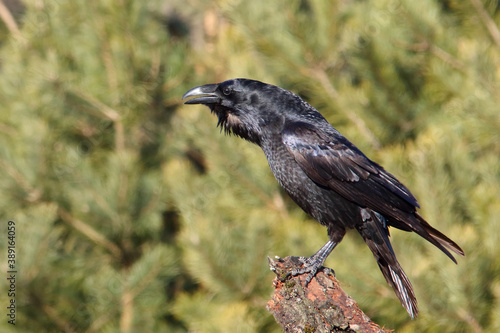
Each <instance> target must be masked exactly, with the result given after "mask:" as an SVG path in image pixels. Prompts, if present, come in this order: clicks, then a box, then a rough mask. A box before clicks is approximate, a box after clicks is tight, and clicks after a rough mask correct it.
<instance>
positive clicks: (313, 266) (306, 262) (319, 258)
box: [291, 240, 338, 287]
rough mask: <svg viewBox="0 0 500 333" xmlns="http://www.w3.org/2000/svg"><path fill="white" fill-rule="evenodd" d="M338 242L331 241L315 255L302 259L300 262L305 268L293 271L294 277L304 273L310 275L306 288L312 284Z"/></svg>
mask: <svg viewBox="0 0 500 333" xmlns="http://www.w3.org/2000/svg"><path fill="white" fill-rule="evenodd" d="M337 244H338V242H333V241H331V240H329V241H328V242H327V243H326V244H325V245H323V247H322V248H321V249H319V250H318V252H316V253H315V254H313V255H312V256H310V257H308V258H304V257H300V261H301V262H302V263H303V266H302V267H301V268H299V269H294V270H292V271H291V274H292V275H293V276H295V275H300V274H304V273H309V275H308V276H307V278H306V287H307V285H308V284H309V282H311V280H312V278H313V277H314V276H315V275H316V273H317V272H318V270H319V269H320V268H321V266H323V263H324V262H325V260H326V257H328V255H329V254H330V253H331V252H332V251H333V249H334V248H335V246H337Z"/></svg>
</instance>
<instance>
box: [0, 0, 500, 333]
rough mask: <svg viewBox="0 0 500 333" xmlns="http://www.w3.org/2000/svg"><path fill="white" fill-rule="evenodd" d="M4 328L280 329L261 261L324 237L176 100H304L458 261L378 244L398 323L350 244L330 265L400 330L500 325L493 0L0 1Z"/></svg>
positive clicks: (380, 281)
mask: <svg viewBox="0 0 500 333" xmlns="http://www.w3.org/2000/svg"><path fill="white" fill-rule="evenodd" d="M0 19H1V23H0V71H1V72H0V170H1V176H0V190H1V194H2V195H1V200H0V217H1V218H0V220H1V221H2V226H3V228H4V230H2V231H1V232H0V235H2V236H1V237H0V249H1V251H0V253H1V254H0V255H1V256H2V258H3V259H2V260H1V261H0V263H1V264H0V267H2V271H3V272H5V274H6V272H7V270H8V268H7V263H6V261H7V259H6V257H7V236H6V234H7V233H6V229H7V226H6V224H7V221H9V220H14V221H15V222H16V228H17V229H16V230H17V233H16V250H17V270H18V274H17V281H16V283H17V284H16V288H17V289H16V291H17V293H16V304H17V318H16V319H17V321H16V326H15V327H13V326H12V325H10V324H8V323H7V320H8V318H7V317H6V314H7V310H6V307H7V305H8V304H9V303H8V302H9V299H10V298H9V297H7V289H8V284H7V283H8V281H7V280H6V279H1V280H0V281H1V282H0V288H1V289H0V308H2V309H4V310H3V311H0V314H1V317H0V318H2V319H1V320H0V331H2V332H279V331H280V328H279V327H278V326H277V324H276V323H275V322H274V319H273V318H272V316H271V315H270V314H269V313H268V312H267V311H266V309H265V305H266V302H267V301H268V300H269V298H270V295H271V293H272V292H273V288H272V279H273V277H274V276H273V274H272V273H271V272H270V271H269V269H268V266H267V259H266V256H274V255H279V256H282V257H285V256H288V255H303V256H306V255H311V254H313V253H314V252H315V251H316V250H317V249H319V247H321V246H322V245H323V244H324V242H326V240H327V235H326V230H325V229H324V228H323V227H321V226H319V225H317V224H316V223H315V222H314V221H312V220H311V219H310V218H308V217H307V216H305V214H304V213H303V212H302V211H301V210H300V209H299V208H297V207H296V205H295V204H294V203H293V202H291V200H290V199H289V198H288V197H287V196H286V195H285V194H284V193H283V192H282V190H281V189H280V188H279V186H278V184H277V182H276V181H275V180H274V178H273V176H272V174H271V172H270V170H269V168H268V166H267V162H266V160H265V157H264V155H263V154H262V152H261V151H260V149H259V148H258V147H257V146H254V145H251V144H249V143H247V142H244V141H243V140H241V139H237V138H232V137H226V136H224V135H223V134H221V133H219V130H218V129H217V128H216V126H215V125H216V119H215V117H214V116H212V115H211V114H210V112H209V110H208V109H207V108H205V107H202V106H184V105H182V101H181V96H182V94H183V93H184V92H185V91H187V90H188V89H189V88H192V87H194V86H197V85H201V84H205V83H214V82H220V81H223V80H226V79H230V78H234V77H247V78H253V79H258V80H261V81H265V82H269V83H272V84H276V85H279V86H282V87H284V88H286V89H289V90H292V91H294V92H295V93H297V94H299V95H300V96H302V97H303V98H304V99H305V100H307V101H308V102H309V103H310V104H312V105H313V106H315V107H316V108H317V109H318V110H319V111H320V112H322V113H323V115H325V117H326V118H327V119H328V120H329V121H330V122H331V123H332V124H333V125H334V126H335V127H336V128H337V129H338V130H340V131H341V132H342V133H343V134H344V135H346V136H347V137H348V138H349V139H350V140H351V141H353V142H354V143H355V144H356V145H357V146H358V147H359V148H361V149H362V150H363V151H364V152H365V153H366V154H367V155H368V156H370V157H371V158H372V159H373V160H375V161H377V162H378V163H380V164H382V165H384V167H385V168H386V169H387V170H389V171H390V172H391V173H393V174H395V175H396V176H397V177H398V178H399V179H400V180H401V181H402V182H404V183H405V184H406V185H407V186H408V187H409V188H410V189H411V190H412V192H413V193H414V194H415V196H416V197H417V198H418V199H419V202H420V204H421V206H422V209H421V214H422V215H423V216H424V217H425V218H426V219H427V220H428V221H429V222H430V223H431V224H432V225H433V226H435V227H436V228H438V229H439V230H441V231H442V232H444V233H445V234H446V235H448V236H450V237H451V238H452V239H454V240H455V241H456V242H457V243H458V244H460V245H461V246H462V248H463V249H464V250H465V252H466V254H467V257H466V258H459V264H458V266H457V265H454V264H453V263H452V262H451V261H450V260H449V259H448V258H447V257H446V256H445V255H443V254H442V253H441V252H440V251H439V250H437V249H436V248H434V247H433V246H432V245H430V244H428V243H426V242H425V241H424V240H423V239H421V238H419V237H418V236H416V235H415V234H408V233H404V232H399V231H397V230H393V233H392V236H393V237H392V241H393V244H394V248H395V251H396V253H397V255H398V259H399V261H400V262H401V265H402V266H403V268H404V269H405V270H406V272H407V274H408V276H409V277H410V280H411V281H412V282H413V285H414V287H415V289H416V295H417V297H418V300H419V305H420V309H421V313H420V316H419V317H418V319H416V320H413V321H411V320H410V319H409V317H408V316H407V314H406V312H405V310H404V309H403V308H402V307H401V306H400V304H399V302H398V300H397V298H396V297H395V296H394V293H393V291H392V290H391V289H390V287H389V286H388V285H387V284H386V282H385V280H384V278H383V276H382V274H381V273H380V272H379V270H378V268H377V265H376V262H375V260H374V259H373V257H372V255H371V253H370V251H369V250H368V248H367V247H366V246H365V245H364V243H363V241H362V240H361V237H359V236H358V235H357V234H356V233H355V232H350V233H348V235H347V236H346V238H345V239H344V241H343V242H342V244H341V245H340V246H339V247H338V248H336V249H335V251H334V252H333V253H332V255H331V256H330V257H329V258H328V260H327V262H326V264H327V265H328V266H330V267H332V268H334V269H335V271H336V273H337V277H338V278H339V280H340V281H341V283H342V286H343V288H344V289H345V290H346V291H347V292H348V293H349V294H350V295H351V296H353V297H354V298H355V299H356V300H357V301H358V302H359V304H360V306H361V308H362V309H363V310H364V311H365V312H366V313H367V314H368V315H369V316H370V317H371V318H372V319H373V320H375V321H376V322H378V323H379V324H381V325H384V326H385V327H386V328H390V329H396V330H397V331H398V332H499V331H500V303H499V301H500V200H499V198H500V163H499V156H500V107H499V106H500V89H499V88H500V87H499V83H500V80H499V78H500V31H499V23H500V7H499V3H498V1H489V0H465V1H459V0H442V1H436V0H421V1H397V0H382V1H328V0H322V1H321V0H301V1H299V0H286V1H285V0H278V1H269V0H267V1H262V0H252V1H243V0H220V1H197V0H171V1H168V0H152V1H140V0H135V1H134V0H102V1H88V0H71V1H69V0H54V1H48V0H47V1H43V0H23V1H16V0H3V1H0Z"/></svg>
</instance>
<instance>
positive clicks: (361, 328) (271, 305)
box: [267, 257, 387, 333]
mask: <svg viewBox="0 0 500 333" xmlns="http://www.w3.org/2000/svg"><path fill="white" fill-rule="evenodd" d="M300 265H301V263H299V262H298V261H297V257H286V258H284V259H281V258H277V259H276V260H274V259H271V258H269V266H270V268H271V270H272V271H273V272H275V273H276V275H277V278H276V279H275V280H274V281H273V282H274V287H275V289H276V290H275V292H274V295H273V296H272V300H270V301H269V302H268V303H267V309H268V311H269V312H271V313H272V314H273V316H274V318H275V320H276V322H277V323H278V324H280V325H281V326H282V327H283V330H284V332H315V333H322V332H369V333H372V332H373V333H384V332H387V331H385V330H383V329H381V328H380V327H379V326H378V325H377V324H375V323H374V322H372V321H371V320H370V318H368V316H366V315H365V314H364V313H363V311H361V310H360V309H359V307H358V305H357V304H356V302H355V301H354V300H353V299H352V298H351V297H349V296H348V295H347V294H346V293H345V292H344V291H343V290H342V289H341V288H340V285H339V283H338V281H337V279H336V278H335V277H334V276H333V275H332V274H325V272H323V271H320V272H318V273H317V274H316V276H315V277H314V278H313V279H312V281H311V282H310V283H309V285H308V286H307V287H305V286H304V283H305V279H306V277H307V274H303V275H298V276H290V277H289V276H288V273H289V272H290V271H291V270H293V269H295V268H299V266H300Z"/></svg>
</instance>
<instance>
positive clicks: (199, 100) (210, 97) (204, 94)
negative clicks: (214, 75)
mask: <svg viewBox="0 0 500 333" xmlns="http://www.w3.org/2000/svg"><path fill="white" fill-rule="evenodd" d="M217 86H218V85H217V84H206V85H204V86H199V87H196V88H193V89H191V90H189V91H188V92H186V93H185V94H184V96H182V99H185V98H187V97H193V96H198V97H196V98H192V99H190V100H187V101H185V102H184V104H217V103H220V100H221V99H220V97H219V96H217V94H216V93H215V89H217Z"/></svg>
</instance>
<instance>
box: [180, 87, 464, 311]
mask: <svg viewBox="0 0 500 333" xmlns="http://www.w3.org/2000/svg"><path fill="white" fill-rule="evenodd" d="M187 97H194V98H193V99H190V100H188V101H186V102H185V104H204V105H206V106H208V107H209V108H210V109H211V110H212V112H213V113H215V114H216V115H217V117H218V118H219V121H218V126H220V127H221V130H222V129H223V130H224V131H225V132H226V133H228V134H235V135H237V136H239V137H241V138H243V139H246V140H248V141H250V142H253V143H255V144H257V145H259V146H260V147H261V148H262V150H263V151H264V154H265V155H266V157H267V161H268V162H269V166H270V167H271V170H272V172H273V174H274V176H275V177H276V179H277V180H278V182H279V184H280V185H281V186H282V187H283V188H284V189H285V191H286V192H287V193H288V194H289V195H290V197H291V198H292V199H293V200H294V201H295V202H296V203H297V204H298V205H299V206H300V207H301V208H302V209H303V210H304V211H305V212H306V213H308V214H309V215H311V216H312V217H313V218H314V219H315V220H317V221H318V222H319V223H321V224H322V225H324V226H326V227H327V230H328V237H329V241H328V242H327V243H326V244H325V245H324V246H323V247H322V248H321V249H320V250H319V251H318V252H316V253H315V254H314V255H312V256H311V257H309V258H304V259H303V262H304V265H303V266H302V267H301V268H300V269H297V270H294V271H292V274H293V275H298V274H303V273H309V275H308V277H307V279H306V284H307V283H309V282H310V281H311V279H312V278H313V277H314V275H315V274H316V272H317V271H318V269H319V268H321V267H322V265H323V263H324V261H325V259H326V258H327V257H328V255H329V254H330V253H331V252H332V250H333V249H334V248H335V246H336V245H337V244H338V243H340V241H341V240H342V238H343V237H344V235H345V233H346V229H356V230H357V231H358V232H359V233H360V234H361V236H362V237H363V239H364V240H365V242H366V244H367V245H368V247H369V248H370V250H371V251H372V252H373V255H374V256H375V259H376V260H377V263H378V265H379V267H380V270H381V271H382V273H383V274H384V277H385V279H386V280H387V283H388V284H389V285H391V286H392V288H393V289H394V291H395V293H396V295H397V296H398V298H399V300H400V301H401V304H402V305H403V307H404V308H405V309H406V311H408V313H409V315H410V317H412V318H414V317H415V316H416V315H417V313H418V308H417V299H416V297H415V294H414V292H413V287H412V285H411V283H410V281H409V279H408V277H407V276H406V274H405V273H404V271H403V269H402V268H401V266H400V265H399V263H398V261H397V259H396V255H395V254H394V251H393V249H392V246H391V243H390V241H389V227H390V226H392V227H395V228H398V229H401V230H404V231H413V232H415V233H417V234H418V235H420V236H422V237H423V238H425V239H426V240H428V241H429V242H431V243H432V244H434V245H435V246H436V247H437V248H439V249H440V250H441V251H443V252H444V253H445V254H446V255H447V256H448V257H450V259H451V260H453V261H454V262H455V263H456V260H455V258H454V257H453V255H452V254H451V253H450V251H449V250H451V251H453V252H455V253H457V254H459V255H461V256H464V252H463V251H462V249H461V248H460V247H459V246H458V245H457V244H456V243H455V242H453V241H452V240H451V239H449V238H448V237H446V236H445V235H443V234H442V233H441V232H439V231H438V230H436V229H434V228H433V227H431V226H430V225H429V223H427V222H426V221H425V220H424V219H423V218H422V217H421V216H420V215H419V214H418V213H417V208H420V206H419V204H418V202H417V199H415V197H414V196H413V195H412V194H411V192H410V191H409V190H408V189H407V188H406V187H405V186H404V185H403V184H401V183H400V182H399V181H398V180H397V179H396V178H395V177H394V176H393V175H391V174H390V173H388V172H387V171H385V170H384V168H383V167H381V166H380V165H378V164H377V163H375V162H373V161H371V160H370V159H369V158H368V157H366V156H365V155H364V154H363V153H362V152H361V151H360V150H359V149H358V148H357V147H356V146H354V145H353V144H352V143H351V142H350V141H349V140H347V139H346V138H345V137H344V136H343V135H342V134H340V133H339V132H338V131H337V130H336V129H335V128H333V127H332V125H330V124H329V123H328V121H326V119H325V118H324V117H323V116H322V115H321V114H320V113H319V112H318V111H317V110H316V109H314V108H313V107H312V106H311V105H309V104H308V103H306V102H305V101H304V100H302V99H301V98H300V97H299V96H297V95H295V94H294V93H292V92H290V91H288V90H285V89H283V88H280V87H277V86H273V85H270V84H266V83H263V82H260V81H255V80H248V79H234V80H228V81H225V82H222V83H218V84H207V85H203V86H200V87H196V88H193V89H191V90H189V91H188V92H186V93H185V94H184V96H183V99H184V98H187Z"/></svg>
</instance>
